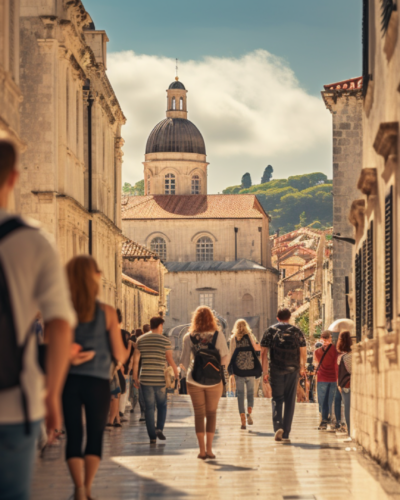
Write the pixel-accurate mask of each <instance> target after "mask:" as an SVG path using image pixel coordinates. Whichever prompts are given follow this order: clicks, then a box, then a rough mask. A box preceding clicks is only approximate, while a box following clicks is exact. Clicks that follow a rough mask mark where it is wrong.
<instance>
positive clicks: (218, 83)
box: [108, 50, 331, 192]
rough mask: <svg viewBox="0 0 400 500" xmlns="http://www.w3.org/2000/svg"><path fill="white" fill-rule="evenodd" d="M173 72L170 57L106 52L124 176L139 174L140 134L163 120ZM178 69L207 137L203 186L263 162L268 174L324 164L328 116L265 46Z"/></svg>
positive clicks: (229, 180) (192, 115)
mask: <svg viewBox="0 0 400 500" xmlns="http://www.w3.org/2000/svg"><path fill="white" fill-rule="evenodd" d="M174 70H175V61H174V60H173V59H168V58H165V57H157V56H148V55H137V54H135V53H134V52H133V51H126V52H117V53H112V54H109V57H108V74H109V77H110V80H111V82H112V84H113V87H114V89H115V92H116V94H117V97H118V99H119V101H120V103H121V106H122V108H123V110H124V113H125V114H126V116H127V119H128V122H127V125H126V126H125V127H124V129H123V136H124V138H125V140H126V144H125V147H124V151H125V158H124V160H125V163H124V174H123V175H124V180H127V181H129V182H135V181H137V180H139V179H140V178H142V175H143V173H142V172H143V167H142V164H141V162H142V161H143V159H144V151H145V145H146V140H147V137H148V135H149V133H150V131H151V130H152V128H153V127H154V126H155V125H156V124H157V123H158V122H159V121H160V120H162V119H163V118H165V109H166V92H165V90H166V89H167V88H168V85H169V84H170V83H171V82H172V81H173V79H174V76H175V73H174ZM179 75H180V79H181V81H182V82H183V83H184V84H185V87H186V89H187V90H188V91H189V93H188V109H189V119H190V120H191V121H193V122H194V123H195V124H196V126H197V127H198V128H199V129H200V131H201V133H202V134H203V137H204V139H205V142H206V148H207V158H208V161H209V162H210V163H211V165H210V167H209V169H210V170H209V176H210V182H209V185H210V189H209V191H210V192H216V191H220V190H222V189H223V188H224V187H226V186H227V185H231V184H237V183H239V182H240V178H241V176H242V174H243V173H244V172H246V171H249V172H250V173H252V174H253V181H254V182H259V179H258V177H259V176H261V174H262V170H263V168H264V167H265V166H266V165H267V164H269V163H270V164H272V165H273V166H274V169H275V175H274V177H275V178H278V177H286V176H287V175H293V174H297V173H305V172H312V171H325V172H326V173H328V171H329V170H330V167H331V165H330V154H331V153H330V142H331V140H330V136H331V117H330V114H329V112H327V110H326V109H325V106H324V104H323V102H322V99H321V98H320V97H315V96H311V95H309V94H307V92H306V91H305V90H304V89H302V88H301V87H300V85H299V83H298V81H297V79H296V77H295V75H294V73H293V71H292V70H291V69H290V68H289V67H288V66H287V64H286V63H285V62H284V61H283V60H281V59H279V58H277V57H275V56H273V55H272V54H270V53H269V52H267V51H265V50H257V51H255V52H252V53H249V54H247V55H245V56H243V57H241V58H237V59H235V58H217V57H205V58H204V59H203V60H200V61H187V62H183V63H180V64H179Z"/></svg>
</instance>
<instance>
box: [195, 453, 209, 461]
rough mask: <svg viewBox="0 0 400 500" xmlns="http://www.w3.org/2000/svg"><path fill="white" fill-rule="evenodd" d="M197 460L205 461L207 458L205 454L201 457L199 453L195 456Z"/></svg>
mask: <svg viewBox="0 0 400 500" xmlns="http://www.w3.org/2000/svg"><path fill="white" fill-rule="evenodd" d="M197 458H200V460H205V459H206V458H207V454H205V455H204V456H203V455H200V453H199V454H198V455H197Z"/></svg>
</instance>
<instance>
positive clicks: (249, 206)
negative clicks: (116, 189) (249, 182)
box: [122, 194, 266, 220]
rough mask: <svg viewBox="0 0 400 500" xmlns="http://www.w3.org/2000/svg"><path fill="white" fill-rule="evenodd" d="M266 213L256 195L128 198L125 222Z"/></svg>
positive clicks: (247, 216) (246, 216)
mask: <svg viewBox="0 0 400 500" xmlns="http://www.w3.org/2000/svg"><path fill="white" fill-rule="evenodd" d="M265 216H266V214H265V212H264V210H263V208H262V207H261V205H260V203H259V201H258V200H257V198H256V196H255V195H253V194H231V195H229V194H213V195H201V194H198V195H194V194H192V195H148V196H129V197H126V198H125V199H124V201H123V204H122V219H123V220H132V219H133V220H135V219H141V220H143V219H262V218H263V217H265Z"/></svg>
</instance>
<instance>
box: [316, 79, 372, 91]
mask: <svg viewBox="0 0 400 500" xmlns="http://www.w3.org/2000/svg"><path fill="white" fill-rule="evenodd" d="M362 85H363V79H362V76H359V77H357V78H349V79H348V80H343V81H342V82H336V83H330V84H328V85H324V89H325V90H355V89H362Z"/></svg>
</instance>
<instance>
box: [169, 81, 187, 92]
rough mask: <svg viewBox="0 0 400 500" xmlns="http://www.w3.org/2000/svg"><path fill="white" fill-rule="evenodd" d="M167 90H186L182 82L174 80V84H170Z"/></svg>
mask: <svg viewBox="0 0 400 500" xmlns="http://www.w3.org/2000/svg"><path fill="white" fill-rule="evenodd" d="M168 88H169V89H181V90H186V89H185V86H184V85H183V83H182V82H180V81H178V80H176V81H175V82H172V83H171V85H170V86H169V87H168Z"/></svg>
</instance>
